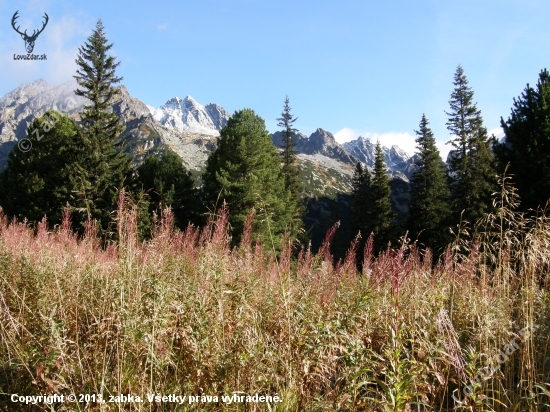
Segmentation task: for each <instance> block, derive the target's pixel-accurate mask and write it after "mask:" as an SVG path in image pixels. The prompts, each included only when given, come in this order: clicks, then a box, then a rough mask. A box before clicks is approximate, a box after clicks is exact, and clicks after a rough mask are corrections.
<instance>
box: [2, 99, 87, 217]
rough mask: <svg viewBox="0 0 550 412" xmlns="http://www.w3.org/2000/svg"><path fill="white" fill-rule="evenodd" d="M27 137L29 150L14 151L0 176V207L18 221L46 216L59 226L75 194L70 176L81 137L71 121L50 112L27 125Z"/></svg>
mask: <svg viewBox="0 0 550 412" xmlns="http://www.w3.org/2000/svg"><path fill="white" fill-rule="evenodd" d="M27 136H28V139H29V142H27V143H30V144H31V145H32V147H30V146H29V147H30V150H29V151H27V152H23V151H22V150H20V148H19V147H16V148H14V149H13V150H12V151H11V152H10V154H9V158H8V164H7V167H6V169H5V170H4V171H3V172H2V173H0V206H1V207H2V208H3V209H4V212H5V213H6V214H7V216H9V217H10V218H13V217H15V218H17V219H18V220H19V221H22V220H23V219H27V220H28V221H29V222H30V223H32V224H35V223H37V222H39V221H40V220H42V218H43V217H44V216H46V217H47V219H48V222H49V223H53V224H59V223H61V218H62V213H63V210H64V208H65V206H66V204H67V202H71V201H72V197H73V195H74V193H73V190H74V188H73V187H72V184H71V174H72V172H73V170H74V167H75V165H76V164H77V163H78V162H79V161H80V160H81V153H82V152H81V147H82V144H83V142H82V136H81V135H80V133H79V128H78V125H77V124H76V123H75V122H74V120H72V119H69V118H68V117H67V116H64V115H62V114H60V113H57V112H54V111H51V110H50V111H47V112H46V113H44V115H43V116H41V117H39V118H37V119H35V120H34V121H33V122H32V123H31V124H30V125H29V127H28V128H27Z"/></svg>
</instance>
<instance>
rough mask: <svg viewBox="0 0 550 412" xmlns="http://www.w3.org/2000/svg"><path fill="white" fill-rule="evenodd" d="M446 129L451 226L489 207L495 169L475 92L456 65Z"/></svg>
mask: <svg viewBox="0 0 550 412" xmlns="http://www.w3.org/2000/svg"><path fill="white" fill-rule="evenodd" d="M453 84H454V86H455V89H454V90H453V92H452V93H451V99H450V100H449V104H450V107H451V111H450V112H446V113H447V115H448V116H449V121H448V122H447V129H448V130H449V132H451V135H453V138H451V140H450V141H449V142H448V143H450V144H451V145H452V146H453V149H452V150H451V151H450V153H449V157H448V170H449V174H448V183H449V190H450V207H451V215H452V220H453V224H457V223H458V222H459V221H460V219H461V217H462V219H464V220H467V221H469V222H470V223H475V222H477V220H478V219H480V218H481V217H483V214H484V213H486V212H488V211H489V210H490V209H491V207H492V193H493V192H494V190H495V189H496V169H495V162H494V156H493V153H492V151H491V148H490V146H491V143H492V142H493V139H491V138H489V137H488V136H487V129H485V127H483V119H482V117H481V111H480V110H479V109H478V108H477V107H476V104H475V103H474V102H473V96H474V92H473V90H472V89H471V88H470V87H469V86H468V79H467V78H466V76H465V75H464V70H463V69H462V67H461V66H460V65H459V66H458V67H457V69H456V73H455V76H454V82H453Z"/></svg>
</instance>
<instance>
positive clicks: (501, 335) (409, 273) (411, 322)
mask: <svg viewBox="0 0 550 412" xmlns="http://www.w3.org/2000/svg"><path fill="white" fill-rule="evenodd" d="M504 192H506V193H508V192H507V191H506V188H505V190H504ZM512 200H513V199H512ZM497 206H498V207H499V209H498V212H497V214H495V215H494V216H488V217H487V218H486V220H484V221H483V222H480V225H479V226H478V229H477V230H476V231H475V233H476V236H473V235H471V236H470V235H466V234H465V233H462V235H461V236H460V237H458V238H457V241H456V242H455V243H454V244H453V245H452V248H449V249H448V251H447V253H446V254H445V255H444V256H443V257H442V259H441V261H439V262H437V264H432V258H431V253H430V252H421V251H419V250H418V249H417V248H416V247H415V246H414V245H409V244H407V243H404V244H403V245H401V246H400V247H398V248H397V249H396V250H388V251H387V252H385V253H383V254H381V255H380V256H378V257H374V256H373V255H372V253H371V251H372V242H367V247H366V249H365V251H360V253H361V255H363V253H364V260H365V263H364V265H363V272H362V273H358V272H357V270H356V267H355V261H356V259H355V251H354V248H353V247H352V248H350V251H349V253H348V256H347V258H346V260H345V261H344V262H333V261H332V257H331V256H330V253H329V250H330V248H329V242H330V237H331V235H333V234H334V233H333V231H332V232H330V233H329V234H328V235H327V240H326V241H325V244H324V245H323V247H322V248H321V250H320V252H319V253H318V254H317V255H312V254H311V253H309V252H308V251H307V250H306V251H302V252H301V253H300V254H299V257H298V259H293V258H292V257H291V256H292V252H291V250H290V246H289V245H287V247H286V248H285V249H284V250H283V251H282V253H281V255H280V256H278V258H275V257H274V256H273V254H271V253H269V252H268V251H266V248H264V247H263V246H262V245H259V244H258V243H257V242H256V241H255V239H252V238H251V233H250V230H247V233H246V234H245V236H244V237H243V243H242V245H241V246H240V247H238V248H235V249H231V248H230V239H229V237H228V230H227V211H225V210H222V211H221V212H220V214H219V217H218V218H217V219H216V220H215V221H211V222H210V223H209V224H208V225H207V226H206V227H205V228H204V229H202V230H199V229H196V228H192V227H190V228H188V229H187V230H186V231H185V232H178V231H174V230H173V217H172V215H171V213H170V212H167V213H165V215H164V216H163V218H162V220H161V221H160V222H157V224H156V226H155V229H154V233H153V236H152V239H151V240H149V241H146V242H143V243H140V242H138V241H137V235H136V233H137V230H136V214H135V211H133V210H132V208H131V207H130V206H129V205H127V204H126V203H125V202H124V201H121V206H120V209H119V211H118V217H117V223H118V228H119V232H118V239H119V241H118V243H117V244H110V245H107V246H106V247H105V246H104V247H102V245H101V242H100V240H99V239H97V237H96V230H95V229H94V226H93V224H89V225H88V229H87V231H86V234H85V236H84V237H83V238H81V239H78V238H77V236H76V235H75V234H73V232H72V230H71V227H70V219H69V216H68V215H66V218H65V220H64V222H63V225H62V226H61V227H59V228H56V229H55V230H52V231H48V228H47V224H46V222H43V223H42V224H40V225H39V227H38V228H37V229H36V231H33V230H32V229H30V228H29V227H27V226H26V225H25V224H22V223H17V222H12V223H10V224H8V222H7V221H6V219H5V218H4V217H3V215H0V342H1V346H0V386H1V390H2V392H3V395H1V398H0V402H2V403H0V409H1V408H4V410H30V409H29V408H27V407H24V406H21V405H20V404H15V403H12V402H11V401H10V395H11V394H13V393H17V394H20V395H38V394H54V393H59V394H65V395H67V394H69V393H76V394H78V393H95V394H102V395H103V397H104V398H105V399H108V398H109V395H119V394H134V395H139V396H141V397H142V398H146V396H147V394H160V395H168V394H177V395H201V394H204V395H209V396H218V397H219V402H218V403H213V402H211V403H208V402H206V403H201V404H197V403H194V404H191V405H189V404H188V403H186V404H185V405H183V406H179V405H177V404H174V403H164V404H155V403H149V402H147V401H145V402H143V403H131V402H128V403H117V404H112V403H111V404H109V403H106V404H98V403H93V402H92V403H88V404H80V410H105V411H106V410H119V409H120V410H143V411H149V410H154V411H160V410H165V411H175V410H234V411H241V410H250V411H252V410H276V411H302V410H305V411H321V410H342V411H369V410H376V411H386V410H387V411H405V410H412V411H416V410H419V411H420V410H422V411H428V410H429V411H450V410H471V411H489V410H498V411H506V410H518V411H519V410H522V411H525V410H532V411H537V410H545V409H544V408H547V409H548V408H549V407H548V404H549V403H550V397H549V389H550V341H549V339H550V320H549V318H550V297H549V294H548V259H549V256H548V255H550V253H549V252H548V250H550V226H549V221H548V218H547V217H546V216H545V215H544V214H540V215H539V216H538V217H537V218H532V219H527V218H525V217H523V216H522V215H520V214H518V213H516V212H514V209H513V206H514V203H513V201H511V200H510V199H508V200H506V199H504V198H502V199H501V201H500V203H499V204H498V205H497ZM248 227H249V228H250V227H251V226H250V225H249V226H248ZM462 229H465V228H464V227H463V228H462ZM526 326H528V327H530V328H531V329H530V330H532V333H531V334H530V336H529V337H528V338H526V339H525V340H522V341H520V340H519V339H517V342H520V344H519V345H518V347H517V349H515V350H514V351H513V353H511V354H510V355H508V356H507V359H506V360H505V361H504V362H502V363H499V364H498V365H497V366H498V367H497V368H496V369H494V373H492V374H491V375H490V376H487V379H483V380H480V381H479V382H478V383H476V384H475V385H473V384H472V382H474V381H475V376H476V374H477V373H478V372H479V370H481V369H482V368H483V367H485V366H486V364H487V362H488V359H489V358H490V357H494V356H495V355H497V354H498V351H499V350H501V349H503V348H504V347H505V345H506V344H507V343H509V342H510V340H511V339H513V338H514V337H516V338H517V337H518V334H519V333H520V331H521V330H522V329H523V328H525V327H526ZM469 385H470V386H469ZM466 387H471V388H473V389H474V391H473V393H472V394H471V396H469V397H467V396H465V395H464V388H466ZM468 390H469V389H468ZM468 390H466V392H468ZM234 392H239V393H242V394H249V395H255V394H260V395H270V396H274V395H278V396H279V397H281V398H282V399H283V402H281V403H271V404H267V403H257V404H242V403H232V404H226V403H223V402H221V396H222V395H232V394H233V393H234ZM457 400H458V401H460V402H462V403H459V402H457ZM76 405H77V404H70V403H67V402H65V403H63V404H59V405H55V406H54V410H56V411H63V410H78V409H77V406H76ZM545 405H546V406H545ZM41 407H43V409H44V410H50V409H49V406H48V407H46V406H44V405H41Z"/></svg>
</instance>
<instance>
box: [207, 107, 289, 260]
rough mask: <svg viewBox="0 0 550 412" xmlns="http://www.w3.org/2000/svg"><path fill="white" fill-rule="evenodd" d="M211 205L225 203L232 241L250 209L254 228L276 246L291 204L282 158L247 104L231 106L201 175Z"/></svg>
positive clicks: (286, 225) (285, 227)
mask: <svg viewBox="0 0 550 412" xmlns="http://www.w3.org/2000/svg"><path fill="white" fill-rule="evenodd" d="M203 182H204V194H205V197H206V200H207V205H208V207H209V208H210V210H216V209H217V208H219V207H221V205H222V202H223V201H225V202H227V204H228V206H229V214H230V218H229V223H230V225H231V229H232V232H231V233H232V236H233V244H235V245H236V244H238V243H239V241H240V239H241V237H242V234H243V230H244V224H245V220H246V217H247V215H248V214H249V213H250V212H252V211H254V213H255V219H254V227H253V230H254V234H257V235H259V236H260V238H261V240H262V243H263V244H264V245H266V246H267V247H269V248H271V247H274V248H275V249H276V250H279V249H280V246H281V240H282V238H283V235H284V233H285V230H288V229H289V225H290V222H291V219H292V213H293V211H294V206H293V205H292V202H291V197H290V196H291V195H290V192H289V191H288V190H286V189H285V180H284V176H283V175H282V173H281V167H280V159H279V156H278V154H277V150H276V148H275V146H274V145H273V142H272V141H271V137H270V135H269V133H268V131H267V129H266V128H265V122H264V120H263V119H262V118H261V117H259V116H258V115H256V113H255V112H254V111H253V110H251V109H243V110H241V111H238V112H235V113H234V114H233V116H231V118H230V119H229V120H228V122H227V126H226V127H224V128H223V129H222V130H221V131H220V138H219V140H218V147H217V148H216V150H215V151H214V152H212V154H211V155H210V156H209V157H208V161H207V165H206V171H205V173H204V175H203Z"/></svg>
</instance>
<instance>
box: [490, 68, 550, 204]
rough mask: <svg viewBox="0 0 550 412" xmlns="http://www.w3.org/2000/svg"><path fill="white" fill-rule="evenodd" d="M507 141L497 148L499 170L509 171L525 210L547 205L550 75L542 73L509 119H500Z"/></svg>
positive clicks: (516, 103) (549, 193)
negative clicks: (507, 166) (506, 168)
mask: <svg viewBox="0 0 550 412" xmlns="http://www.w3.org/2000/svg"><path fill="white" fill-rule="evenodd" d="M500 122H501V125H502V128H503V129H504V133H505V135H506V140H505V143H503V144H498V145H497V148H496V150H495V152H496V154H497V157H498V160H499V163H500V165H499V166H500V173H503V172H504V168H505V167H506V165H507V164H508V162H509V163H510V167H509V169H508V173H509V174H511V175H512V176H513V177H512V182H513V183H514V185H515V186H516V187H517V189H518V194H519V196H520V199H521V208H522V209H523V210H528V209H537V207H538V206H541V207H544V206H545V205H546V202H548V200H549V199H550V74H549V73H548V71H547V70H546V69H544V70H542V71H541V72H540V74H539V80H538V82H537V86H536V88H532V87H530V86H529V85H527V87H526V88H525V91H524V92H523V94H522V95H521V96H520V97H519V98H518V99H514V107H513V108H512V113H511V114H510V117H509V118H508V120H506V121H504V119H502V118H501V121H500Z"/></svg>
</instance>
